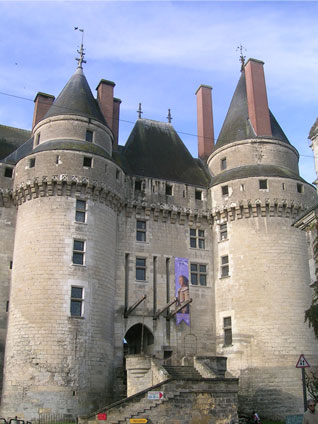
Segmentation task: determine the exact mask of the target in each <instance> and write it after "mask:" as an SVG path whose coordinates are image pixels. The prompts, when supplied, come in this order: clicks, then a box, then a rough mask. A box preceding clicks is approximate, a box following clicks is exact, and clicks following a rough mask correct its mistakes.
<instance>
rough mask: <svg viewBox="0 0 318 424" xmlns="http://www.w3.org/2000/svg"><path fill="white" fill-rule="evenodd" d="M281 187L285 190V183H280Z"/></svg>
mask: <svg viewBox="0 0 318 424" xmlns="http://www.w3.org/2000/svg"><path fill="white" fill-rule="evenodd" d="M282 188H283V191H285V190H286V185H285V183H282Z"/></svg>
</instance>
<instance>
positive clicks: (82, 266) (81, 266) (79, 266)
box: [71, 263, 86, 268]
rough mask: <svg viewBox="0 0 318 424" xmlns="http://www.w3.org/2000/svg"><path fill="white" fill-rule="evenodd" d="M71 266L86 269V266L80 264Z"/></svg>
mask: <svg viewBox="0 0 318 424" xmlns="http://www.w3.org/2000/svg"><path fill="white" fill-rule="evenodd" d="M71 266H75V267H76V268H86V264H83V265H81V264H73V263H72V264H71Z"/></svg>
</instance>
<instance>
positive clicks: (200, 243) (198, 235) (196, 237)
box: [190, 228, 205, 249]
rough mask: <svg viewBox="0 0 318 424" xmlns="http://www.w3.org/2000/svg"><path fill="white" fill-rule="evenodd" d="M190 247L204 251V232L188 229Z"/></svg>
mask: <svg viewBox="0 0 318 424" xmlns="http://www.w3.org/2000/svg"><path fill="white" fill-rule="evenodd" d="M190 247H193V248H194V249H196V248H199V249H205V236H204V230H196V229H194V228H190Z"/></svg>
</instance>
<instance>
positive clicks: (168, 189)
mask: <svg viewBox="0 0 318 424" xmlns="http://www.w3.org/2000/svg"><path fill="white" fill-rule="evenodd" d="M166 195H167V196H172V185H171V184H166Z"/></svg>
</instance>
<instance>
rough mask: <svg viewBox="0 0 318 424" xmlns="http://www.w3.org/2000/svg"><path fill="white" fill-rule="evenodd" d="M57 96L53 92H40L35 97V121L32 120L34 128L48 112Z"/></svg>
mask: <svg viewBox="0 0 318 424" xmlns="http://www.w3.org/2000/svg"><path fill="white" fill-rule="evenodd" d="M54 99H55V97H54V96H52V95H51V94H46V93H41V92H39V93H38V94H37V95H36V96H35V99H34V103H35V105H34V112H33V121H32V129H33V128H34V127H35V126H36V124H37V123H38V122H40V121H41V120H42V119H43V117H44V115H45V114H46V112H47V111H48V110H49V109H50V107H51V106H52V103H53V102H54Z"/></svg>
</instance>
